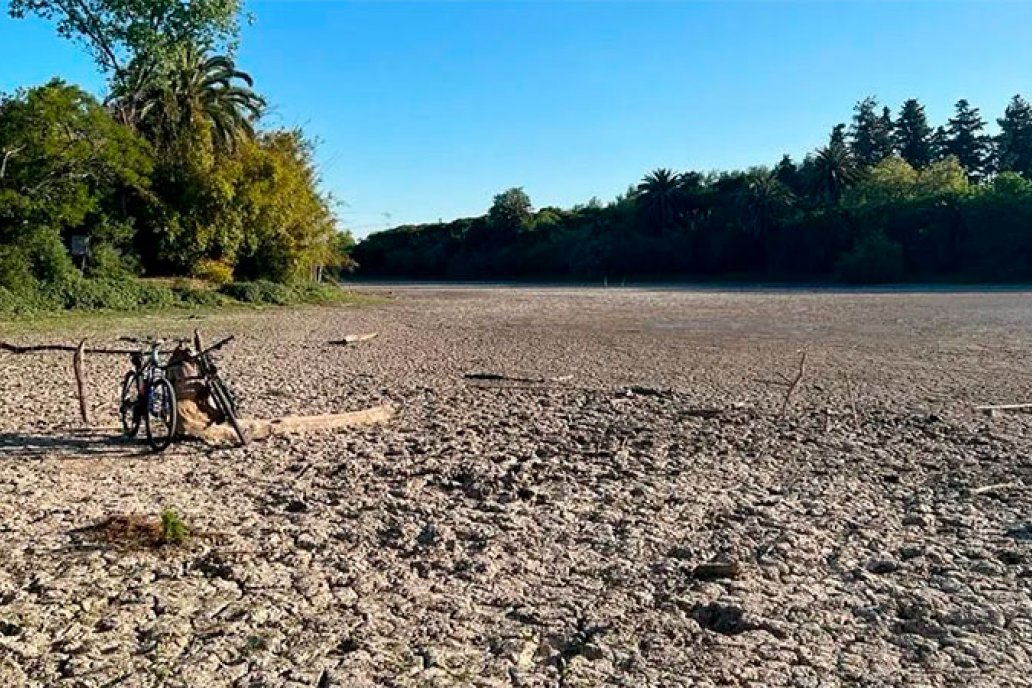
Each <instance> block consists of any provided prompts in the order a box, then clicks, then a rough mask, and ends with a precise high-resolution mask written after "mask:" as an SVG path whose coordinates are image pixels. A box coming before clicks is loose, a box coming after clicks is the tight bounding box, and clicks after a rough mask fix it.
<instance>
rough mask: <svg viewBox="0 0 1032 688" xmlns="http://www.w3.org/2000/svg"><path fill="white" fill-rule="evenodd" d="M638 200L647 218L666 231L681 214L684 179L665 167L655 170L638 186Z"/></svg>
mask: <svg viewBox="0 0 1032 688" xmlns="http://www.w3.org/2000/svg"><path fill="white" fill-rule="evenodd" d="M637 198H638V204H639V207H640V208H641V209H642V211H643V212H644V213H645V216H646V217H647V218H649V220H651V221H652V222H655V223H656V224H657V225H658V226H659V229H660V230H661V231H662V230H665V229H666V228H668V227H669V226H670V225H672V224H673V222H674V221H675V220H676V219H677V218H678V216H679V215H680V214H681V210H682V205H683V201H684V177H683V176H682V175H680V174H678V173H677V172H675V171H673V170H671V169H667V168H665V167H661V168H659V169H657V170H653V171H652V172H649V173H648V174H647V175H645V178H644V179H642V181H641V183H640V184H638V188H637Z"/></svg>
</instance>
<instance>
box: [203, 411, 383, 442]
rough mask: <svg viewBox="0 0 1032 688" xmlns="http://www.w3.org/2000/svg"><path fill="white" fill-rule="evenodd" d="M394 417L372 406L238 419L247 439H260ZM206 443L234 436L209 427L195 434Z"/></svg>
mask: <svg viewBox="0 0 1032 688" xmlns="http://www.w3.org/2000/svg"><path fill="white" fill-rule="evenodd" d="M394 415H395V410H394V407H393V406H390V405H382V406H374V407H372V408H368V409H365V410H362V411H352V412H350V413H337V414H327V415H321V416H285V417H283V418H273V419H271V420H254V419H249V418H241V419H240V427H241V428H242V429H243V431H244V434H245V435H246V436H247V438H248V439H249V440H262V439H266V438H268V437H273V436H277V435H289V434H294V433H304V432H313V431H321V430H337V429H340V428H352V427H360V426H363V425H373V424H376V423H383V422H386V421H388V420H390V419H391V418H393V417H394ZM197 436H198V437H199V438H200V439H202V440H204V441H205V442H207V443H208V444H214V445H226V444H229V445H233V444H236V442H237V436H236V433H235V432H234V430H233V428H232V427H230V426H229V425H223V424H219V425H211V426H209V427H207V428H205V429H204V430H203V431H202V432H201V433H200V434H198V435H197Z"/></svg>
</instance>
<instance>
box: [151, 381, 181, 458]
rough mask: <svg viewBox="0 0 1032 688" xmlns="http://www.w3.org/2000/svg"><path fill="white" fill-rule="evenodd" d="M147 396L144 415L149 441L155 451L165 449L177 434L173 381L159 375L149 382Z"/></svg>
mask: <svg viewBox="0 0 1032 688" xmlns="http://www.w3.org/2000/svg"><path fill="white" fill-rule="evenodd" d="M145 398H146V402H147V409H146V412H145V413H144V416H143V417H144V421H145V425H146V428H147V442H148V443H149V444H150V446H151V449H153V450H154V451H156V452H160V451H164V450H166V449H168V446H169V445H170V444H172V440H173V439H174V438H175V434H176V421H177V410H176V392H175V390H174V389H173V388H172V383H171V382H169V381H168V380H166V379H165V378H163V377H159V378H155V379H154V380H151V381H150V382H149V383H148V384H147V390H146V394H145Z"/></svg>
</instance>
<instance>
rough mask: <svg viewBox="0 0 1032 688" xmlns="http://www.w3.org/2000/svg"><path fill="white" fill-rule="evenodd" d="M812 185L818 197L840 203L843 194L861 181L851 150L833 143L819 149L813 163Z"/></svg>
mask: <svg viewBox="0 0 1032 688" xmlns="http://www.w3.org/2000/svg"><path fill="white" fill-rule="evenodd" d="M811 163H812V164H811V171H812V177H811V180H810V181H811V184H812V185H813V189H814V192H815V193H816V194H817V195H820V196H823V197H824V198H825V199H827V200H829V201H831V202H832V203H838V201H839V199H841V198H842V194H843V193H844V192H845V190H846V189H848V188H849V187H850V186H852V185H853V184H855V183H856V182H857V180H858V179H859V176H860V175H859V171H858V170H857V167H856V163H855V161H854V160H853V156H852V155H851V154H850V153H849V149H848V148H846V147H845V146H844V145H841V144H837V143H831V144H829V145H827V146H825V147H823V148H818V149H817V154H816V155H815V156H814V157H813V159H812V161H811Z"/></svg>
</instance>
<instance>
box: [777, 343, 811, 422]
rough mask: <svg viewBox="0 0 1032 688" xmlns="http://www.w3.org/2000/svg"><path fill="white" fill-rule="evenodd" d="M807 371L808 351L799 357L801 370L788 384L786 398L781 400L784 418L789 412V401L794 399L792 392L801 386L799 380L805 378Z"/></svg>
mask: <svg viewBox="0 0 1032 688" xmlns="http://www.w3.org/2000/svg"><path fill="white" fill-rule="evenodd" d="M805 372H806V352H805V351H804V352H803V357H802V358H800V359H799V372H797V373H796V376H795V379H794V380H792V382H791V384H789V386H788V391H786V392H785V400H784V401H783V402H781V417H782V418H784V417H785V414H786V413H788V402H789V401H791V399H792V392H794V391H795V389H796V387H798V386H799V381H800V380H802V379H803V374H804V373H805Z"/></svg>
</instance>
